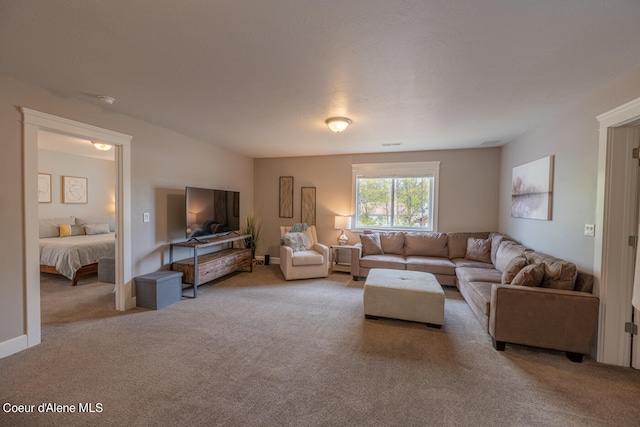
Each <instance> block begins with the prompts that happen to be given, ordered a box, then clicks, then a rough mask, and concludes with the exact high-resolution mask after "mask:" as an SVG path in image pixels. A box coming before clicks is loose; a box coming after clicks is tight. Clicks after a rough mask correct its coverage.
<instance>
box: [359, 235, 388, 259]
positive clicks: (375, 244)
mask: <svg viewBox="0 0 640 427" xmlns="http://www.w3.org/2000/svg"><path fill="white" fill-rule="evenodd" d="M360 242H362V256H366V255H382V254H383V252H382V245H381V244H380V235H379V234H378V233H374V234H361V235H360Z"/></svg>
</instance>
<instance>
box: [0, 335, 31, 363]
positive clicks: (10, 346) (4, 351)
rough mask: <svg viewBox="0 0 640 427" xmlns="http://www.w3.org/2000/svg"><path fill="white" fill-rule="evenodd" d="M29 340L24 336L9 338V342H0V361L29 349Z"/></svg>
mask: <svg viewBox="0 0 640 427" xmlns="http://www.w3.org/2000/svg"><path fill="white" fill-rule="evenodd" d="M28 341H29V340H28V339H27V336H26V335H20V336H19V337H15V338H11V339H10V340H7V341H4V342H0V359H2V358H3V357H7V356H10V355H12V354H14V353H17V352H19V351H22V350H25V349H26V348H27V347H29V342H28Z"/></svg>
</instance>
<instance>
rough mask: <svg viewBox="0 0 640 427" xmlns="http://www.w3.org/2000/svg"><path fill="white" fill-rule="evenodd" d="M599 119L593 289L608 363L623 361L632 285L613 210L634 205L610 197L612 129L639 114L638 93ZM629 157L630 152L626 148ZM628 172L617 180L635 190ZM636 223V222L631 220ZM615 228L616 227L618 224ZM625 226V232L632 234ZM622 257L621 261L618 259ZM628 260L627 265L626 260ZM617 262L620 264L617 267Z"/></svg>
mask: <svg viewBox="0 0 640 427" xmlns="http://www.w3.org/2000/svg"><path fill="white" fill-rule="evenodd" d="M596 118H597V119H598V121H599V122H600V128H599V132H600V135H599V142H598V180H597V195H596V235H595V247H594V263H593V264H594V275H595V278H596V283H595V293H596V295H598V296H599V298H600V313H599V327H598V339H597V343H598V344H597V354H596V360H597V361H598V362H602V363H608V364H612V365H620V366H629V365H630V362H631V361H630V353H631V335H630V334H628V333H626V332H625V331H624V323H625V322H628V321H630V320H631V297H630V295H631V290H632V287H633V268H631V269H630V270H631V276H630V278H629V277H628V276H629V274H628V272H629V268H627V267H633V262H634V260H633V257H629V256H628V252H629V246H628V243H627V241H626V239H625V238H623V237H624V236H623V235H624V234H626V232H625V233H622V232H620V233H618V234H620V235H615V234H616V233H615V232H614V230H616V226H617V225H619V224H617V223H616V221H617V218H616V217H615V216H614V215H613V214H612V213H613V212H616V211H620V210H623V211H624V210H625V209H636V208H637V206H633V207H631V206H629V205H630V203H631V200H630V198H629V197H622V198H617V199H614V197H613V195H614V194H615V192H616V191H620V188H618V187H616V186H617V185H618V184H620V183H619V182H615V181H614V179H613V177H614V172H615V171H616V168H617V167H620V165H618V164H613V161H612V158H613V150H615V149H616V148H617V147H616V144H614V135H613V133H614V132H613V128H617V127H622V126H624V125H626V124H629V123H631V122H633V121H635V120H637V119H638V118H640V98H637V99H635V100H633V101H630V102H628V103H626V104H624V105H621V106H619V107H617V108H614V109H612V110H610V111H608V112H606V113H603V114H600V115H599V116H597V117H596ZM629 156H631V153H629ZM630 175H631V172H630V173H629V174H627V178H626V181H625V182H623V183H622V184H623V185H624V187H625V188H626V191H632V190H633V188H635V189H636V190H637V182H635V183H634V182H630V181H632V180H633V179H632V177H630ZM635 227H636V228H637V224H635ZM618 228H619V227H618ZM634 234H635V231H630V232H629V233H628V236H631V235H634ZM621 259H623V262H624V265H623V264H621V262H620V260H621ZM629 263H631V264H629ZM621 267H622V268H621Z"/></svg>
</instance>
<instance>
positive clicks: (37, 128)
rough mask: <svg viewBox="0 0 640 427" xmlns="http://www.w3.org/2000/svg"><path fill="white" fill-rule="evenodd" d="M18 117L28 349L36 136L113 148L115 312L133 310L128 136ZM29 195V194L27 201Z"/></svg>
mask: <svg viewBox="0 0 640 427" xmlns="http://www.w3.org/2000/svg"><path fill="white" fill-rule="evenodd" d="M21 111H22V114H23V141H24V144H23V147H24V157H23V158H24V167H23V174H24V175H23V185H24V187H23V194H24V198H23V203H24V206H23V209H24V218H23V220H24V229H25V266H24V268H25V283H26V290H25V309H26V316H25V323H26V324H25V330H26V335H27V347H32V346H34V345H37V344H39V343H40V341H41V318H40V268H39V265H40V257H39V252H40V250H39V244H38V200H37V197H36V196H35V195H36V194H37V189H38V182H37V176H38V134H39V133H40V132H41V131H49V132H54V133H59V134H64V135H69V136H73V137H77V138H82V139H88V140H91V141H100V142H105V143H108V144H111V145H114V146H115V164H116V188H115V195H116V225H117V230H118V231H117V239H116V272H115V273H116V274H115V279H116V285H115V291H116V292H115V300H116V301H115V305H116V309H117V310H120V311H124V310H127V309H129V308H132V307H134V306H135V298H133V297H132V274H131V261H130V260H131V232H130V230H131V183H130V181H131V139H132V137H131V136H129V135H125V134H121V133H118V132H114V131H110V130H107V129H102V128H99V127H95V126H91V125H87V124H84V123H80V122H76V121H73V120H68V119H64V118H61V117H57V116H52V115H50V114H46V113H41V112H38V111H34V110H30V109H28V108H24V107H23V108H21ZM29 195H34V196H33V197H29Z"/></svg>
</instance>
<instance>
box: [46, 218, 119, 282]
mask: <svg viewBox="0 0 640 427" xmlns="http://www.w3.org/2000/svg"><path fill="white" fill-rule="evenodd" d="M103 218H104V217H97V218H91V219H86V220H80V219H79V218H78V219H76V218H74V217H70V218H57V219H49V220H41V221H40V271H41V272H43V273H53V274H61V275H63V276H65V277H67V278H68V279H69V280H71V285H72V286H76V285H77V284H78V279H79V278H80V277H83V276H86V275H89V274H93V273H97V271H98V260H99V259H100V258H102V257H110V258H113V257H115V248H116V240H115V232H113V230H112V229H111V228H112V227H111V224H110V223H109V222H110V221H109V222H103V223H98V222H95V221H100V220H104V219H103ZM60 220H66V221H65V222H59V221H60ZM86 221H93V222H86ZM56 222H57V224H55V223H56ZM43 223H44V225H43ZM69 223H71V224H72V225H71V224H69ZM63 224H69V229H70V234H69V235H64V234H65V233H61V231H60V230H61V229H62V227H63ZM43 227H44V228H43ZM52 227H55V228H56V230H55V231H54V230H53V228H52ZM113 228H115V224H113ZM96 229H98V230H101V231H100V232H99V233H94V231H95V230H96ZM43 230H44V231H43ZM71 230H72V231H71ZM87 232H88V233H89V234H85V233H87ZM61 235H62V236H63V237H60V236H61ZM43 236H45V237H43Z"/></svg>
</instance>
